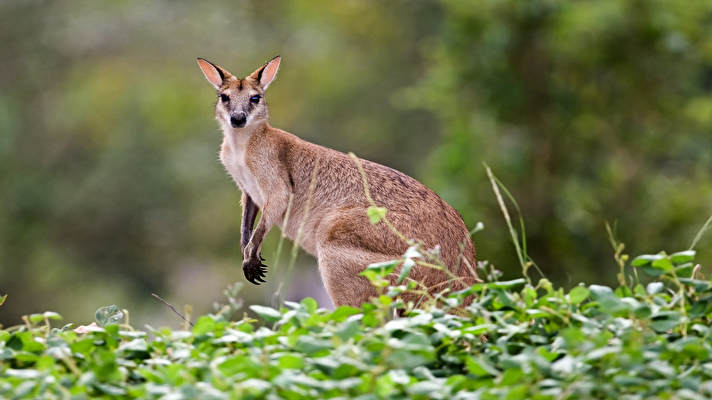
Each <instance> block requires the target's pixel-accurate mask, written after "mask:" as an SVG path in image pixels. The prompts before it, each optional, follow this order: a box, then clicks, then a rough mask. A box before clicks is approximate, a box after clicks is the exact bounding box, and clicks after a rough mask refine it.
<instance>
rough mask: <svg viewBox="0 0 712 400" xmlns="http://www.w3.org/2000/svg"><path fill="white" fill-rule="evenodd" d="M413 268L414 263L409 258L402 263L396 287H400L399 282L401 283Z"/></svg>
mask: <svg viewBox="0 0 712 400" xmlns="http://www.w3.org/2000/svg"><path fill="white" fill-rule="evenodd" d="M414 266H415V261H413V260H412V259H410V258H408V259H406V260H405V261H403V266H402V267H401V272H400V274H398V280H397V281H396V284H397V285H400V284H401V282H403V280H404V279H405V278H407V277H408V275H409V274H410V270H411V269H413V267H414Z"/></svg>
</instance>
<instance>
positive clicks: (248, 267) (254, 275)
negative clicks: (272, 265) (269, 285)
mask: <svg viewBox="0 0 712 400" xmlns="http://www.w3.org/2000/svg"><path fill="white" fill-rule="evenodd" d="M242 272H244V273H245V278H246V279H247V281H248V282H250V283H252V284H254V285H259V284H260V283H264V282H266V281H265V280H264V277H265V276H266V275H267V266H266V265H264V264H262V262H261V261H260V259H259V258H258V259H254V260H245V262H243V263H242Z"/></svg>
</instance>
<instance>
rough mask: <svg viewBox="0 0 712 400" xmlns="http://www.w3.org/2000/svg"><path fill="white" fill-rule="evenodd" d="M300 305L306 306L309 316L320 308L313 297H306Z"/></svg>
mask: <svg viewBox="0 0 712 400" xmlns="http://www.w3.org/2000/svg"><path fill="white" fill-rule="evenodd" d="M299 303H300V304H301V305H303V306H304V308H305V309H306V311H307V312H308V313H309V314H312V313H313V312H314V311H316V310H317V308H319V304H318V303H317V302H316V300H314V299H313V298H311V297H305V298H303V299H302V301H300V302H299Z"/></svg>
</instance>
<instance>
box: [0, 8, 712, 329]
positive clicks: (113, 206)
mask: <svg viewBox="0 0 712 400" xmlns="http://www.w3.org/2000/svg"><path fill="white" fill-rule="evenodd" d="M276 54H280V55H282V57H283V62H282V67H281V70H280V72H279V76H278V78H277V80H276V81H275V82H274V83H273V85H272V86H271V87H270V89H269V91H268V96H267V99H268V102H269V104H270V110H271V115H272V118H271V120H272V124H273V125H274V126H277V127H280V128H283V129H286V130H289V131H291V132H293V133H295V134H297V135H299V136H301V137H302V138H304V139H307V140H310V141H313V142H316V143H319V144H322V145H325V146H330V147H333V148H336V149H338V150H342V151H354V152H355V153H356V154H358V155H359V156H362V157H364V158H367V159H371V160H374V161H378V162H381V163H385V164H387V165H390V166H392V167H395V168H397V169H400V170H402V171H404V172H406V173H408V174H410V175H413V176H415V177H417V178H418V179H420V180H422V181H423V182H424V183H426V184H427V185H429V186H430V187H432V188H433V189H435V190H436V191H437V192H438V193H439V194H440V195H441V196H442V197H443V198H445V199H446V200H447V201H448V202H450V203H451V204H452V205H453V206H455V208H457V209H458V210H459V211H460V213H461V214H462V215H463V217H464V219H465V221H466V223H467V224H468V225H469V226H470V227H473V226H474V225H475V223H476V222H478V221H482V222H483V223H484V224H485V227H486V229H485V230H484V231H483V232H481V233H478V234H477V235H476V236H475V242H476V246H477V251H478V259H481V260H482V259H487V260H490V261H491V262H493V263H494V264H495V265H497V267H498V268H499V269H501V270H503V271H504V272H505V277H509V278H515V277H518V276H519V275H520V273H521V272H520V268H519V266H518V262H517V258H516V255H515V253H514V251H513V248H512V244H511V241H510V240H509V237H508V233H507V230H506V227H505V224H504V220H503V218H502V216H501V213H500V210H499V208H498V207H497V205H496V202H495V198H494V196H493V194H492V191H491V186H490V185H489V183H488V181H487V179H486V174H485V171H484V168H483V166H482V162H487V163H488V164H489V165H490V166H491V167H492V168H493V170H494V171H495V173H496V174H497V175H498V176H499V177H500V179H501V180H502V181H503V182H504V183H505V184H506V185H507V186H508V188H509V189H510V191H511V192H512V194H513V195H514V196H515V197H516V198H517V200H518V202H519V204H520V206H521V210H522V214H523V216H524V219H525V221H526V223H527V235H528V251H529V254H530V255H531V256H532V258H533V259H534V260H535V261H536V262H537V263H538V265H539V266H540V267H541V269H542V270H543V271H544V273H545V274H546V275H547V277H548V278H549V279H551V280H552V281H554V282H555V283H556V284H559V285H564V286H566V287H570V286H572V285H574V284H576V283H577V282H580V281H586V282H589V283H594V282H599V283H612V282H615V273H616V270H617V267H616V265H615V263H614V260H613V251H612V249H611V246H610V243H609V240H608V237H607V234H606V231H605V228H604V224H605V222H606V221H609V222H611V224H613V225H614V226H615V227H616V229H615V231H616V232H615V233H616V236H617V238H618V239H619V240H621V241H623V242H625V243H626V245H627V248H626V250H627V251H628V252H630V253H632V254H638V253H644V252H657V251H658V250H663V249H664V250H668V251H676V250H682V249H686V248H688V246H689V245H690V242H691V241H692V238H693V237H694V236H695V233H696V232H697V231H698V229H699V228H700V227H701V225H702V223H703V222H704V221H705V219H706V218H707V217H708V216H709V215H711V214H712V132H711V128H712V2H709V1H706V0H704V1H697V0H685V1H662V0H661V1H653V0H649V1H648V0H599V1H584V0H582V1H570V0H531V1H520V0H477V1H474V0H472V1H463V0H440V1H388V2H375V1H374V2H366V1H338V2H335V1H329V0H319V1H309V2H293V1H273V0H259V1H240V2H235V1H204V2H187V1H186V2H175V1H167V0H164V1H153V2H144V1H138V0H133V1H128V0H127V1H121V2H97V1H89V0H85V1H81V0H77V1H71V2H69V1H39V0H23V1H14V0H9V1H2V2H0V60H1V61H0V292H1V293H7V294H9V297H8V300H7V303H6V304H5V305H4V306H2V307H0V323H2V324H5V325H13V324H16V323H19V322H20V316H21V315H23V314H29V313H32V312H39V311H44V310H55V311H58V312H60V313H61V314H63V315H64V316H65V318H66V319H67V320H69V321H75V322H83V321H89V320H91V319H92V317H93V312H94V310H95V309H96V308H98V307H99V306H102V305H106V304H118V305H120V306H121V307H123V308H127V309H129V310H130V311H131V316H132V322H134V323H136V324H138V325H139V326H140V325H141V324H142V323H151V324H152V325H159V326H160V325H161V324H173V325H176V324H178V323H179V321H178V320H177V319H176V317H175V316H173V315H172V314H171V313H170V311H169V310H168V309H167V308H166V307H165V306H164V305H162V304H160V303H159V302H157V301H156V300H155V299H153V298H152V297H151V296H150V294H151V293H152V292H156V293H159V294H160V295H162V296H163V297H164V298H165V299H166V300H168V301H169V302H171V303H173V304H175V305H176V306H178V307H179V308H182V305H183V304H186V303H188V304H191V305H192V306H193V309H194V312H195V313H203V312H209V311H210V310H211V304H212V302H213V301H215V300H220V299H221V298H222V291H223V289H224V288H225V287H226V286H227V285H228V284H229V283H231V282H234V281H242V280H243V277H242V272H241V269H240V265H241V258H240V252H239V244H238V243H239V222H240V221H239V219H240V208H239V204H238V202H239V191H238V190H237V188H236V187H235V185H234V184H233V183H232V181H231V180H230V179H229V178H228V176H227V174H226V173H225V171H224V170H223V168H222V166H221V165H220V164H219V162H218V159H217V151H218V146H219V143H220V140H221V134H220V132H219V130H218V128H217V124H216V123H215V121H214V119H213V104H214V101H215V92H214V90H213V89H212V88H211V86H210V85H209V84H208V83H207V82H206V81H205V80H204V78H203V76H202V74H201V73H200V71H199V69H198V67H197V66H196V64H195V58H196V57H198V56H200V57H205V58H207V59H209V60H212V61H215V62H217V63H219V64H221V65H224V66H225V67H226V68H228V69H229V70H231V71H232V72H233V73H235V74H238V75H246V74H248V73H250V72H251V71H252V70H253V69H255V68H256V67H258V66H259V65H261V64H262V63H263V62H265V61H266V60H268V59H270V58H272V57H273V56H274V55H276ZM278 240H279V232H278V230H275V231H273V232H272V233H271V234H270V236H269V237H268V240H267V241H266V244H265V251H264V254H265V256H266V257H267V259H268V264H269V265H270V266H272V267H273V268H272V270H271V272H270V275H269V281H270V284H269V285H267V286H263V287H259V288H257V287H252V286H251V285H250V286H249V287H245V289H244V290H243V292H242V295H243V296H244V297H245V299H246V301H247V302H248V303H261V304H269V303H270V302H271V301H272V295H273V293H274V291H275V288H276V286H277V284H278V283H279V282H280V279H282V278H283V277H284V274H283V273H282V272H283V270H284V268H283V267H280V266H277V267H275V266H273V265H272V264H270V261H273V260H274V252H275V247H276V245H277V242H278ZM285 246H286V248H287V249H288V248H289V247H291V244H289V243H288V244H286V245H285ZM697 248H698V250H699V254H700V256H699V260H700V261H701V262H702V264H703V265H705V266H709V265H710V264H712V263H711V261H712V237H710V236H707V237H705V238H703V240H702V241H701V242H700V243H699V245H698V247H697ZM286 252H288V250H287V251H286ZM282 260H285V257H284V256H283V257H282ZM297 268H298V271H299V273H297V274H295V275H294V278H293V279H292V281H291V282H287V284H288V285H289V287H290V294H289V296H288V298H289V297H291V298H299V297H301V296H307V295H310V296H313V297H317V298H318V299H320V302H321V303H322V304H324V305H326V306H328V305H329V303H328V300H326V298H325V296H324V294H323V290H322V289H321V283H320V281H319V277H318V274H317V271H316V262H315V260H314V259H313V258H311V257H309V256H306V255H303V254H301V255H300V256H299V258H298V259H297Z"/></svg>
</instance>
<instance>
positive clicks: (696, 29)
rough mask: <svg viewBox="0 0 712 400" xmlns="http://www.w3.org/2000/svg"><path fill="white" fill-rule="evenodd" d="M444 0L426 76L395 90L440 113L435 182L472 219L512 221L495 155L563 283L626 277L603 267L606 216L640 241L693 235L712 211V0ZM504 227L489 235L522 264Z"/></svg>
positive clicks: (503, 253) (680, 243)
mask: <svg viewBox="0 0 712 400" xmlns="http://www.w3.org/2000/svg"><path fill="white" fill-rule="evenodd" d="M440 4H441V6H442V10H443V14H444V15H443V20H442V24H441V29H440V30H439V31H438V34H437V35H435V36H434V37H433V38H432V40H431V41H430V42H428V44H427V45H425V46H423V54H424V55H425V57H426V58H427V59H428V60H429V66H428V71H427V73H426V76H425V78H424V79H419V80H418V81H417V82H416V83H415V85H414V87H413V88H411V89H408V90H405V91H403V92H402V97H399V99H402V100H404V101H405V102H408V103H409V104H411V105H412V106H414V107H416V108H418V109H424V110H428V111H431V112H432V113H434V114H435V115H436V116H437V117H438V119H439V125H440V127H441V131H442V133H443V135H444V140H443V142H442V143H441V145H440V146H438V147H437V149H436V150H435V152H434V153H433V155H432V156H431V157H430V163H429V164H428V167H427V168H426V169H425V171H427V172H426V173H427V175H426V176H427V179H426V182H427V183H429V184H431V185H433V186H434V187H436V189H437V191H438V193H440V194H441V195H442V196H443V197H445V198H446V199H448V200H449V201H451V202H452V203H453V204H454V206H455V207H456V208H457V209H458V210H460V211H461V212H462V214H463V216H464V217H465V220H466V221H468V222H470V223H471V221H477V220H481V221H484V222H485V224H488V225H490V226H495V225H496V224H493V223H492V222H493V221H498V220H499V218H500V216H499V210H498V207H497V205H496V204H494V203H493V202H492V201H491V200H489V199H490V196H489V195H488V194H487V191H488V190H489V187H488V186H489V185H487V182H486V179H487V177H486V176H485V175H484V174H483V173H482V168H481V166H480V163H481V162H482V161H485V162H487V163H488V164H489V165H490V166H492V168H493V169H494V170H496V171H498V173H499V175H500V178H502V180H503V181H506V182H508V184H509V185H510V186H511V187H512V188H514V190H513V194H514V197H516V198H518V199H521V200H522V201H521V207H522V215H524V217H525V218H526V220H527V227H528V232H527V238H528V240H529V249H528V253H529V255H530V256H531V257H532V259H533V260H535V261H536V262H537V264H538V265H539V266H540V267H541V268H542V269H543V270H544V272H545V273H546V275H547V276H549V277H551V279H552V280H554V281H555V282H557V283H559V284H563V283H564V282H571V281H574V282H576V281H579V280H585V281H591V280H594V279H596V280H597V279H600V278H601V277H603V278H604V279H609V283H613V282H615V281H616V280H615V274H614V273H613V271H614V270H615V266H614V265H612V264H605V265H604V264H603V263H601V260H603V259H606V258H609V253H608V248H607V246H606V243H605V241H604V240H603V239H604V238H605V236H604V235H605V233H604V232H605V231H604V230H603V229H604V222H605V221H617V222H618V224H617V225H616V226H617V229H616V230H615V232H614V233H616V235H617V236H618V237H619V238H622V239H623V240H625V242H626V243H627V244H628V245H629V248H633V249H635V250H636V252H647V251H652V250H655V249H659V248H684V247H685V246H687V245H688V244H689V240H690V239H691V238H692V237H693V235H694V234H695V231H694V229H695V228H696V226H695V225H696V224H698V223H699V221H700V219H702V218H705V217H707V216H709V215H710V214H712V202H710V199H711V198H712V185H710V182H712V172H711V171H712V157H710V152H709V149H710V148H712V135H710V133H709V132H710V126H711V124H712V92H711V91H710V88H711V86H710V82H711V80H710V77H711V76H712V75H711V71H712V51H710V49H712V22H711V21H712V20H710V19H709V15H710V14H711V13H712V2H709V1H706V0H691V1H657V0H642V1H641V0H603V1H569V0H531V1H520V0H482V1H462V0H441V1H440ZM455 182H457V183H459V184H453V183H455ZM651 221H654V225H655V229H650V227H649V226H650V225H649V224H650V223H651ZM507 234H508V232H506V231H505V230H503V229H502V228H500V227H496V228H493V229H492V230H491V231H489V232H488V234H487V235H483V236H481V237H478V241H477V245H478V248H480V249H484V251H486V252H487V258H488V259H490V260H498V262H500V263H501V264H506V265H510V267H508V269H507V270H506V271H505V273H510V274H511V273H515V272H517V271H516V270H515V269H514V268H513V266H514V265H515V264H514V263H513V262H512V261H514V260H512V258H513V255H512V253H511V251H510V248H509V243H508V242H509V241H508V240H507ZM698 245H699V246H698V247H697V248H698V249H700V250H704V254H705V255H707V254H712V242H710V241H708V240H706V241H704V242H699V243H698ZM561 260H566V263H567V265H569V266H575V268H573V267H572V268H568V269H565V270H562V269H559V268H558V266H559V264H560V261H561ZM704 264H707V265H709V262H705V263H704ZM602 271H603V272H605V273H603V274H602V273H601V272H602ZM609 272H610V273H609Z"/></svg>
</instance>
